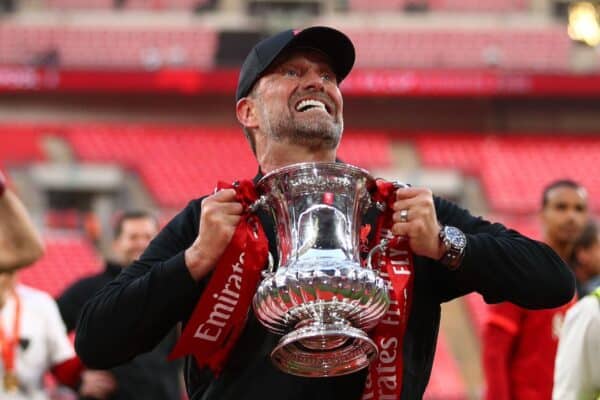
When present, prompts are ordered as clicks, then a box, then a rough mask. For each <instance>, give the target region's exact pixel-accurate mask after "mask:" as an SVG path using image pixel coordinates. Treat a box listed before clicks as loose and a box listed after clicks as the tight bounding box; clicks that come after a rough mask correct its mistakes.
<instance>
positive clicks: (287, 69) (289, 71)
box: [283, 68, 298, 77]
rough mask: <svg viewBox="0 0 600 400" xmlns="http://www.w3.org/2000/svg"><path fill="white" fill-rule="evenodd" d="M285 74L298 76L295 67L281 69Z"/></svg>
mask: <svg viewBox="0 0 600 400" xmlns="http://www.w3.org/2000/svg"><path fill="white" fill-rule="evenodd" d="M283 73H284V75H285V76H290V77H297V76H298V71H296V70H295V69H291V68H286V69H285V70H284V71H283Z"/></svg>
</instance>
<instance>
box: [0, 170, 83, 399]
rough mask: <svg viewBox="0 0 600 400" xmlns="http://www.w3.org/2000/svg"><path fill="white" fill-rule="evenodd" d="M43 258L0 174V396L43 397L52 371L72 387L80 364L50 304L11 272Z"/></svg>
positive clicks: (29, 225) (28, 223)
mask: <svg viewBox="0 0 600 400" xmlns="http://www.w3.org/2000/svg"><path fill="white" fill-rule="evenodd" d="M43 254H44V247H43V242H42V238H41V237H40V235H39V234H38V233H37V231H36V229H35V227H34V225H33V223H32V221H31V219H30V218H29V216H28V214H27V211H26V210H25V207H23V204H22V203H21V202H20V201H19V199H18V198H17V197H16V196H15V194H14V193H12V191H10V190H9V189H8V188H7V187H6V181H5V179H4V176H3V175H2V172H0V349H1V352H0V398H2V399H4V400H44V399H47V396H46V393H45V390H44V386H43V379H42V378H43V376H44V374H45V373H47V372H52V373H53V374H54V377H55V378H56V379H57V380H58V381H59V382H60V383H62V384H64V385H68V386H71V387H75V386H76V385H77V383H78V382H79V379H80V373H81V370H82V365H81V362H80V361H79V359H78V358H77V357H76V355H75V351H74V350H73V346H72V345H71V342H70V341H69V338H68V337H67V333H66V331H65V326H64V324H63V322H62V320H61V319H60V315H59V313H58V308H57V307H56V303H55V302H54V300H53V299H52V298H51V297H50V296H49V295H48V294H46V293H44V292H41V291H39V290H36V289H34V288H30V287H28V286H25V285H22V284H19V283H18V282H17V273H16V271H17V270H18V269H20V268H25V267H27V266H30V265H31V264H33V263H34V262H35V261H37V260H38V259H39V258H41V257H42V255H43Z"/></svg>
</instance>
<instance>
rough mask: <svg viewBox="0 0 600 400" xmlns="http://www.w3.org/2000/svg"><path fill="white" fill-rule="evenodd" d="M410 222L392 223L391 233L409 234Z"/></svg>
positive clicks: (398, 234) (397, 234)
mask: <svg viewBox="0 0 600 400" xmlns="http://www.w3.org/2000/svg"><path fill="white" fill-rule="evenodd" d="M409 230H410V223H409V222H396V223H395V224H393V225H392V233H393V234H394V235H395V236H409Z"/></svg>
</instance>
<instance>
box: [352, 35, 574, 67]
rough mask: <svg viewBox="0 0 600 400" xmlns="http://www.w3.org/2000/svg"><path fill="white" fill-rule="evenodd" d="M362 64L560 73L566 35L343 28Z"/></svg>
mask: <svg viewBox="0 0 600 400" xmlns="http://www.w3.org/2000/svg"><path fill="white" fill-rule="evenodd" d="M346 33H347V34H348V35H349V36H350V38H351V39H352V40H353V42H354V44H355V46H356V51H357V59H356V60H357V66H358V67H364V68H378V67H385V68H428V69H430V68H437V69H455V68H490V67H492V68H502V69H508V70H550V71H565V70H568V68H569V56H570V55H569V50H570V46H571V42H570V39H569V37H568V35H567V33H566V31H565V29H564V28H563V27H562V26H558V27H539V28H538V27H536V28H519V29H512V30H510V29H499V28H473V29H459V30H457V29H449V28H447V29H444V28H412V29H409V28H394V29H393V30H391V29H390V28H386V29H369V30H367V29H348V30H346Z"/></svg>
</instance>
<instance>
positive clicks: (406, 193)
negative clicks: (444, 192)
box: [396, 187, 432, 200]
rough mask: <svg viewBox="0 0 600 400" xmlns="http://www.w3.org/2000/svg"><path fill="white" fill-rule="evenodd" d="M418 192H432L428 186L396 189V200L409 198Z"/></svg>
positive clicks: (429, 193)
mask: <svg viewBox="0 0 600 400" xmlns="http://www.w3.org/2000/svg"><path fill="white" fill-rule="evenodd" d="M420 194H427V195H431V194H432V192H431V190H430V189H428V188H419V187H407V188H400V189H398V190H396V200H403V199H410V198H413V197H417V196H419V195H420Z"/></svg>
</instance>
